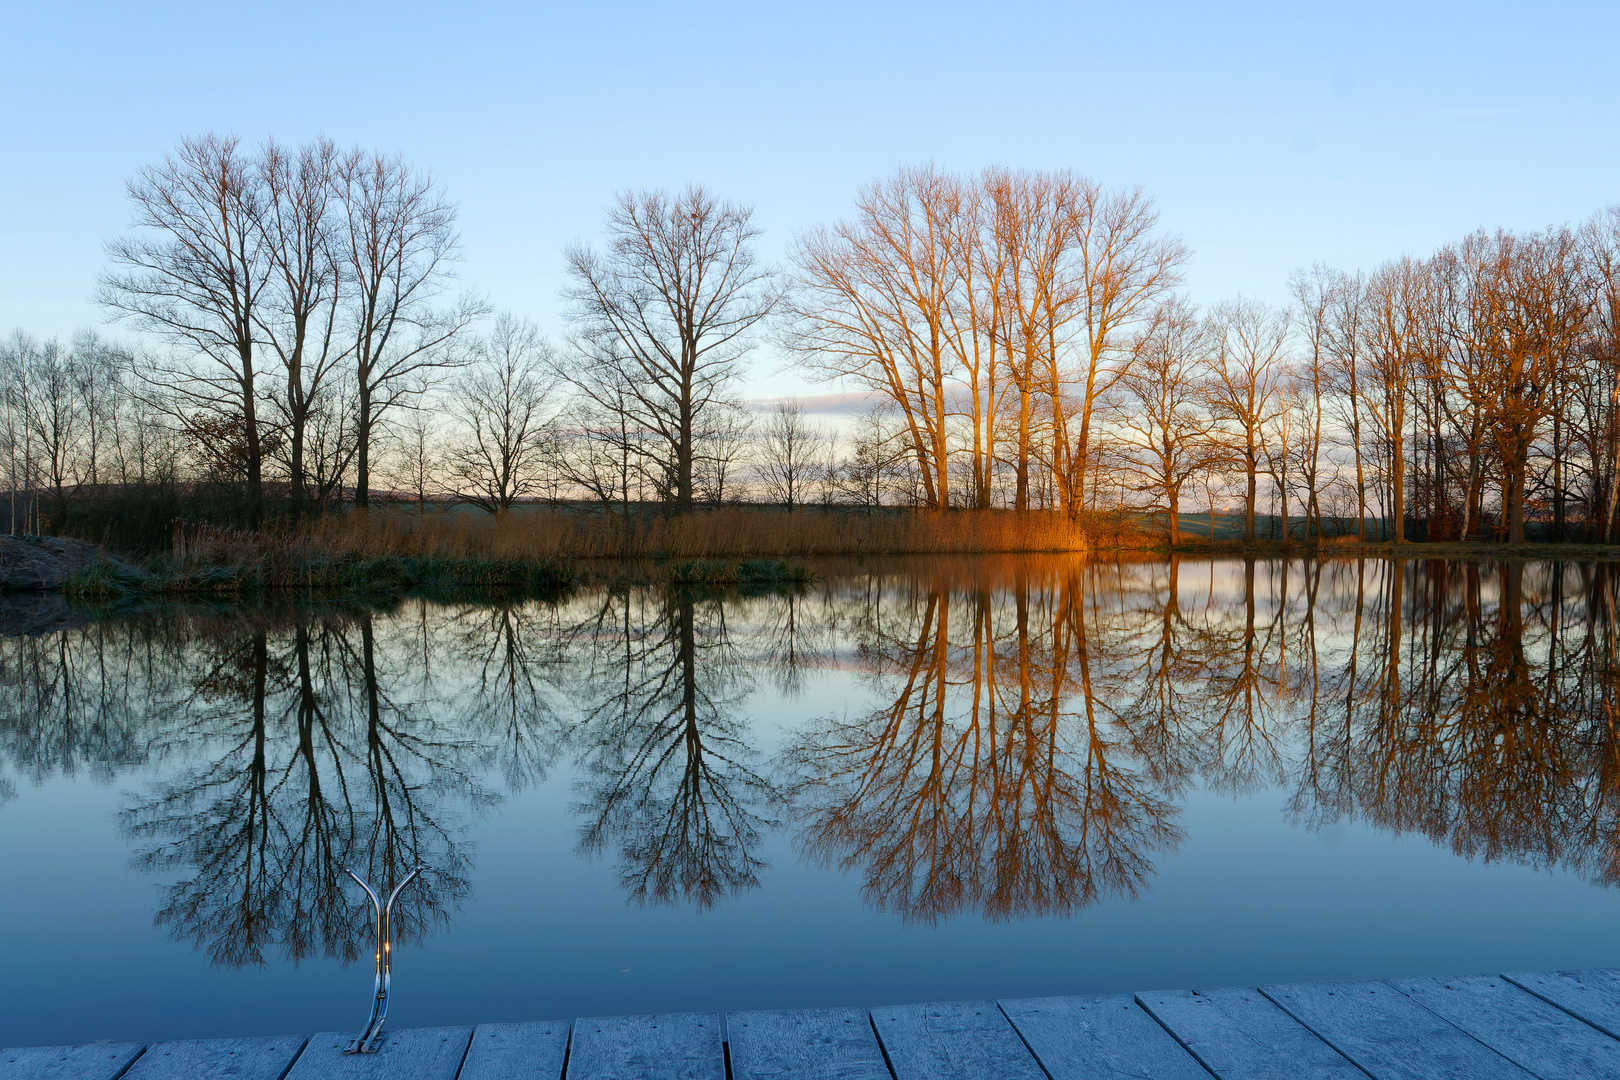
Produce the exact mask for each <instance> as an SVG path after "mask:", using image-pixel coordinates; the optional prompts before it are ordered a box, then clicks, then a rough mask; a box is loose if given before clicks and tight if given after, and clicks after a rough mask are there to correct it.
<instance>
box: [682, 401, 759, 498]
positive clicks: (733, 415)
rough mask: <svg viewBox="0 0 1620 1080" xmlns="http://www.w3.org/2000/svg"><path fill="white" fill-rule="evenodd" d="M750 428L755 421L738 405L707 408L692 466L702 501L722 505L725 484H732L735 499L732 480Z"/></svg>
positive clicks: (741, 457) (745, 447)
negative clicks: (695, 457)
mask: <svg viewBox="0 0 1620 1080" xmlns="http://www.w3.org/2000/svg"><path fill="white" fill-rule="evenodd" d="M753 426H754V418H753V417H752V416H750V415H749V413H748V411H747V410H746V409H744V408H743V407H742V406H741V405H736V404H732V403H724V404H719V405H716V407H714V408H711V409H709V412H708V416H707V418H706V423H705V425H704V431H703V434H702V437H701V438H699V439H698V448H699V451H698V459H697V462H696V463H695V464H694V466H693V468H695V469H696V470H697V479H696V480H695V481H694V483H695V484H696V485H697V493H698V494H699V495H700V496H701V497H702V498H703V499H704V501H705V502H711V503H715V504H719V503H723V502H725V501H726V492H727V485H731V492H732V497H733V498H735V497H736V487H735V485H734V484H732V483H731V478H732V474H733V473H734V472H735V471H736V468H737V465H738V462H740V461H741V460H742V459H743V457H744V455H745V454H746V452H747V449H748V436H749V432H750V430H751V429H752V428H753Z"/></svg>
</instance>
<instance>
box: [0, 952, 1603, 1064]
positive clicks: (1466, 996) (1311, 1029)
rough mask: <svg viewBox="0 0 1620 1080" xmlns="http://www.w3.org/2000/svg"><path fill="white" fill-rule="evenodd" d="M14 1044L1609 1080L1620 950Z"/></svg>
mask: <svg viewBox="0 0 1620 1080" xmlns="http://www.w3.org/2000/svg"><path fill="white" fill-rule="evenodd" d="M351 1037H352V1036H351V1035H348V1034H335V1033H329V1034H324V1035H314V1036H310V1037H308V1038H305V1037H304V1036H289V1037H282V1038H255V1039H207V1040H200V1041H191V1042H168V1043H157V1044H155V1045H152V1046H145V1045H142V1044H140V1043H121V1044H97V1045H94V1046H72V1047H32V1048H26V1049H15V1050H5V1051H0V1080H216V1078H226V1077H228V1078H230V1080H283V1078H285V1080H350V1078H354V1080H372V1078H377V1080H381V1078H387V1080H1103V1078H1109V1080H1114V1078H1124V1077H1132V1078H1142V1077H1152V1078H1162V1080H1207V1078H1208V1077H1210V1076H1216V1077H1219V1078H1220V1080H1312V1078H1323V1080H1329V1078H1331V1080H1352V1078H1355V1080H1360V1078H1363V1077H1368V1076H1370V1077H1373V1078H1374V1080H1497V1078H1502V1080H1508V1078H1512V1080H1521V1078H1526V1077H1539V1078H1541V1080H1592V1078H1594V1077H1616V1078H1620V970H1606V971H1558V972H1543V973H1537V974H1510V975H1501V976H1493V975H1468V976H1462V977H1459V978H1450V979H1391V980H1389V981H1386V982H1342V983H1296V984H1290V985H1282V986H1262V987H1258V988H1242V987H1239V988H1228V989H1220V990H1172V991H1154V992H1148V993H1141V994H1136V995H1134V996H1132V995H1127V994H1121V995H1116V996H1104V997H1051V998H1025V999H1012V1000H1005V1001H958V1002H948V1003H942V1004H931V1005H896V1006H886V1007H882V1008H875V1009H871V1010H867V1009H807V1010H801V1011H772V1012H738V1013H728V1014H726V1016H725V1017H724V1019H723V1020H722V1018H721V1016H720V1014H719V1013H672V1014H667V1015H661V1016H613V1017H597V1018H591V1019H583V1020H575V1021H574V1022H573V1023H571V1024H570V1023H568V1022H567V1021H551V1022H542V1023H532V1024H484V1025H481V1026H479V1027H477V1028H471V1027H455V1028H404V1029H397V1030H391V1031H389V1032H387V1034H386V1035H385V1036H384V1039H383V1045H382V1049H381V1050H380V1051H378V1052H377V1053H375V1054H369V1055H355V1056H346V1055H344V1053H343V1048H344V1047H345V1046H347V1045H348V1043H349V1040H350V1038H351Z"/></svg>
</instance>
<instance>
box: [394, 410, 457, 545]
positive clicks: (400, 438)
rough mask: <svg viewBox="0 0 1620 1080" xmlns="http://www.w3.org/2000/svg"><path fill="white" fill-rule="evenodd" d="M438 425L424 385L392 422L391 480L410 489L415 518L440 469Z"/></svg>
mask: <svg viewBox="0 0 1620 1080" xmlns="http://www.w3.org/2000/svg"><path fill="white" fill-rule="evenodd" d="M439 428H440V424H439V417H438V413H437V410H436V408H435V407H434V403H433V402H432V401H430V400H428V398H427V394H426V391H425V388H422V389H419V391H418V393H417V394H416V397H415V399H414V400H413V401H412V402H411V404H410V407H409V408H408V409H406V410H405V415H404V418H403V419H402V420H400V422H399V423H398V424H397V425H395V432H394V445H393V447H392V449H393V453H392V455H391V458H392V461H391V465H392V467H391V469H390V470H389V471H390V473H391V482H392V483H393V484H394V485H395V486H396V487H399V488H401V489H402V490H405V491H408V492H410V494H411V497H412V498H413V499H414V500H415V501H416V516H417V518H418V519H420V518H421V517H422V515H423V513H424V512H425V511H426V509H427V501H428V499H429V498H430V497H431V496H432V495H433V494H434V493H436V492H437V491H438V489H439V477H440V475H441V473H442V472H443V471H444V465H445V463H444V460H443V453H442V448H441V446H440V441H441V434H440V430H439Z"/></svg>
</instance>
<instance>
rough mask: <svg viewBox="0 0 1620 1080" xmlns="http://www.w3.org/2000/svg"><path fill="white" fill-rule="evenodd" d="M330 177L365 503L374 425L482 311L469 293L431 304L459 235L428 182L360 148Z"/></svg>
mask: <svg viewBox="0 0 1620 1080" xmlns="http://www.w3.org/2000/svg"><path fill="white" fill-rule="evenodd" d="M335 175H336V179H335V180H334V186H335V189H336V196H337V200H338V206H339V211H340V213H341V214H342V216H343V223H342V232H341V254H340V255H339V260H338V261H339V263H340V264H341V266H342V271H343V273H344V275H345V276H346V277H347V278H348V279H349V289H350V302H349V305H348V307H349V322H348V324H347V329H348V331H349V333H350V334H351V335H352V337H353V345H352V346H351V349H352V353H351V355H352V356H353V359H354V365H355V379H356V383H357V396H356V412H355V432H356V440H357V445H356V448H355V491H354V501H355V505H356V506H360V507H364V506H366V505H367V504H368V502H369V501H370V498H369V491H370V486H371V453H372V444H373V442H374V440H375V429H376V427H377V425H378V423H379V422H380V421H381V420H382V419H383V418H384V417H385V416H386V415H387V413H388V411H389V410H390V409H392V408H393V407H394V406H396V405H398V404H400V403H401V402H403V401H405V400H407V399H408V398H409V396H410V394H411V392H412V389H413V387H414V385H415V384H416V382H417V381H419V380H420V379H422V378H424V377H425V376H427V375H428V374H429V373H430V372H431V371H432V370H433V369H435V368H443V367H453V366H455V365H457V364H458V363H460V362H461V361H462V360H463V359H464V353H463V351H461V350H457V349H453V348H452V347H451V346H452V345H453V343H454V342H455V340H456V338H457V337H458V336H459V335H461V334H462V333H464V332H465V331H466V330H467V329H468V328H469V327H470V326H471V325H472V324H473V322H474V321H475V320H477V319H478V318H480V317H481V316H483V315H484V314H486V313H487V312H488V306H487V305H486V304H485V303H484V301H483V300H482V299H480V298H479V297H476V296H473V295H471V294H464V295H462V296H461V297H459V298H458V299H456V300H455V301H453V302H452V303H450V304H448V305H446V306H441V305H440V303H439V302H440V300H441V299H442V298H443V295H444V292H445V290H446V289H447V288H448V287H449V285H450V282H451V281H452V280H453V279H454V273H453V269H454V264H455V260H456V258H457V257H458V255H459V249H460V238H459V236H458V235H457V233H456V229H455V222H456V208H455V204H454V203H452V202H450V200H449V199H448V198H446V197H445V195H444V193H443V192H441V191H440V190H439V188H438V186H437V185H436V184H435V183H434V182H433V178H432V177H431V176H429V175H427V174H426V173H423V172H420V171H419V170H417V169H414V168H412V167H411V166H409V165H407V164H405V162H404V161H403V160H401V159H399V158H397V157H387V156H384V155H382V154H376V153H366V152H364V151H361V150H354V151H351V152H350V153H348V154H346V155H344V156H343V157H342V158H341V160H339V161H338V162H337V164H336V166H335Z"/></svg>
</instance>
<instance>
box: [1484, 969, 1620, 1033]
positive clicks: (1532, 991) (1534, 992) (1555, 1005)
mask: <svg viewBox="0 0 1620 1080" xmlns="http://www.w3.org/2000/svg"><path fill="white" fill-rule="evenodd" d="M1501 978H1502V981H1503V982H1507V983H1512V984H1513V985H1514V986H1517V987H1518V988H1519V989H1520V990H1523V991H1524V992H1525V993H1527V994H1530V995H1531V996H1533V997H1536V998H1539V999H1540V1000H1542V1001H1545V1002H1546V1003H1547V1004H1549V1005H1551V1006H1552V1007H1553V1008H1555V1009H1557V1010H1558V1011H1559V1012H1561V1013H1565V1014H1567V1015H1569V1016H1573V1017H1574V1018H1575V1019H1577V1020H1579V1021H1580V1022H1581V1023H1583V1024H1585V1025H1586V1026H1587V1027H1589V1028H1593V1029H1595V1030H1597V1031H1601V1032H1603V1034H1605V1035H1607V1036H1608V1037H1609V1038H1611V1039H1620V1034H1617V1033H1616V1032H1613V1031H1610V1030H1609V1029H1608V1028H1606V1027H1604V1026H1603V1025H1602V1024H1600V1023H1598V1022H1597V1021H1595V1020H1588V1019H1587V1018H1586V1017H1584V1016H1582V1015H1581V1014H1580V1013H1578V1012H1575V1011H1574V1010H1573V1009H1569V1008H1567V1007H1565V1006H1563V1005H1560V1004H1558V1002H1556V1001H1554V1000H1553V999H1552V998H1550V997H1548V996H1547V995H1546V994H1543V993H1541V992H1540V991H1538V990H1537V989H1536V988H1535V987H1533V986H1526V985H1525V984H1524V983H1522V982H1520V981H1519V980H1517V979H1515V978H1514V977H1513V976H1511V975H1507V974H1504V975H1502V976H1501Z"/></svg>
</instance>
